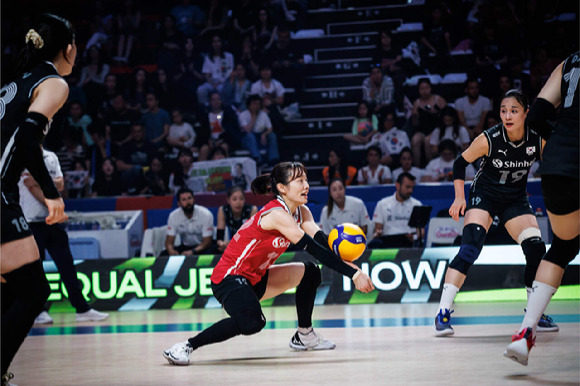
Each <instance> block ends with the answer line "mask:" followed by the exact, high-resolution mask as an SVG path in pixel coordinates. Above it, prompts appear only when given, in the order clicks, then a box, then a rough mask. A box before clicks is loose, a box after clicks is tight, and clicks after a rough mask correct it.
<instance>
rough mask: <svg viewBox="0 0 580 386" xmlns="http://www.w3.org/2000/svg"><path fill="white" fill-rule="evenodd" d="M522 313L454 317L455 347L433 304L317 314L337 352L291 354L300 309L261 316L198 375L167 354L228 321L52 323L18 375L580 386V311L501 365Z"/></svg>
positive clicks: (27, 345) (131, 316)
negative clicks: (261, 322)
mask: <svg viewBox="0 0 580 386" xmlns="http://www.w3.org/2000/svg"><path fill="white" fill-rule="evenodd" d="M524 306H525V304H523V303H517V302H511V303H478V304H475V303H464V304H457V305H456V306H455V313H454V314H453V319H452V320H453V322H454V323H453V325H454V327H455V336H453V337H447V338H435V337H434V336H433V333H432V328H431V324H432V322H433V316H434V313H435V310H436V308H437V305H436V304H373V305H337V306H317V307H316V308H315V311H314V318H315V320H316V321H315V322H314V326H315V328H316V329H317V331H319V332H321V333H322V334H323V335H324V336H325V337H326V338H327V339H330V340H332V341H334V342H335V343H336V349H334V350H332V351H318V352H294V351H291V350H290V348H289V347H288V342H289V340H290V338H291V336H292V335H293V333H294V331H295V328H296V316H295V309H294V307H269V308H264V314H265V316H266V319H267V320H268V324H267V326H266V328H265V329H264V330H263V331H262V332H260V333H259V334H257V335H253V336H250V337H236V338H234V339H231V340H229V341H226V342H223V343H219V344H215V345H211V346H206V347H203V348H201V349H199V350H197V351H195V352H194V353H193V355H192V364H191V365H189V366H185V367H180V366H171V365H169V364H168V363H167V362H166V361H165V359H164V358H163V357H162V355H161V352H162V351H163V350H164V349H167V348H168V347H170V346H172V345H173V344H174V343H176V342H179V341H183V340H185V339H187V338H188V337H190V336H192V335H194V334H195V332H193V331H199V330H200V329H201V328H203V327H205V326H207V325H209V324H211V323H213V322H215V321H217V320H219V319H221V318H222V317H223V316H225V313H224V312H223V311H222V310H221V309H191V310H153V311H147V312H113V313H111V317H110V318H109V319H108V320H106V321H104V322H89V323H76V322H75V320H74V314H52V316H53V318H54V325H52V326H49V327H42V326H38V325H36V326H35V327H34V328H33V329H32V331H31V334H30V336H29V337H28V338H27V339H26V341H25V342H24V344H23V346H22V348H21V350H20V352H19V353H18V354H17V356H16V358H15V360H14V362H13V364H12V366H11V369H10V370H11V371H12V372H13V373H14V374H15V378H14V379H13V382H14V383H16V384H17V385H19V386H28V385H30V386H32V385H34V386H40V385H226V384H235V385H298V384H304V385H331V384H332V385H347V384H348V385H357V386H359V385H360V386H362V385H385V384H394V385H397V384H400V385H402V384H405V385H407V384H429V385H434V384H445V385H449V384H452V385H453V384H462V385H466V384H481V385H510V384H513V385H544V384H552V385H577V384H579V383H580V303H579V302H576V301H554V302H552V303H551V304H550V306H549V308H548V311H549V313H550V315H552V316H553V317H554V320H555V321H556V322H557V323H558V324H559V325H560V331H559V332H552V333H543V334H539V335H538V338H537V340H536V347H534V349H533V350H532V352H531V355H530V364H529V365H528V366H527V367H524V366H521V365H519V364H517V363H515V362H513V361H511V360H508V359H506V358H504V357H503V355H502V353H503V350H504V348H505V346H506V345H507V344H508V343H509V342H510V336H511V335H512V333H514V332H515V330H516V329H517V328H518V327H519V325H520V322H521V320H522V317H523V308H524Z"/></svg>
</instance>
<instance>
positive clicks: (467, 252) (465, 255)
mask: <svg viewBox="0 0 580 386" xmlns="http://www.w3.org/2000/svg"><path fill="white" fill-rule="evenodd" d="M486 234H487V233H486V231H485V228H484V227H483V226H481V225H478V224H468V225H466V226H465V227H464V228H463V237H462V238H461V247H460V248H459V252H458V253H457V256H455V258H454V259H453V260H452V261H451V263H450V264H449V267H450V268H453V269H455V270H457V271H459V272H461V273H462V274H464V275H467V272H468V271H469V268H471V266H472V265H473V263H474V262H475V260H477V258H478V257H479V254H480V253H481V249H482V248H483V242H484V241H485V235H486Z"/></svg>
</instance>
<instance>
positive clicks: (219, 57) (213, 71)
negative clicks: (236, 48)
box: [197, 35, 234, 106]
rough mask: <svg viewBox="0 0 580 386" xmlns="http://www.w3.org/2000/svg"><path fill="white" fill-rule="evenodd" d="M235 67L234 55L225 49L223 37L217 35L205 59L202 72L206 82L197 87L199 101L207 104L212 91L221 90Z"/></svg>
mask: <svg viewBox="0 0 580 386" xmlns="http://www.w3.org/2000/svg"><path fill="white" fill-rule="evenodd" d="M233 69H234V55H232V54H231V53H229V52H225V51H223V48H222V39H221V38H220V37H219V35H215V36H214V37H213V38H212V41H211V50H210V52H209V53H208V55H207V56H206V57H205V60H204V61H203V67H202V69H201V72H202V74H203V75H204V76H205V79H206V82H205V83H204V84H202V85H201V86H199V87H198V88H197V101H198V103H199V104H201V105H204V106H206V105H207V104H208V102H209V93H210V92H211V91H214V90H215V91H218V92H221V91H222V88H223V85H224V83H225V82H226V80H227V79H228V78H229V77H230V74H231V73H232V71H233Z"/></svg>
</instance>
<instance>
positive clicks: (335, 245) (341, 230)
mask: <svg viewBox="0 0 580 386" xmlns="http://www.w3.org/2000/svg"><path fill="white" fill-rule="evenodd" d="M328 245H329V246H330V249H332V250H333V251H334V253H336V254H337V255H338V256H339V257H340V258H341V259H342V260H346V261H355V260H356V259H358V258H359V257H360V256H361V255H362V254H363V252H364V251H365V249H366V247H367V239H366V237H365V233H364V232H363V231H362V229H360V227H359V226H358V225H355V224H351V223H344V224H340V225H337V226H336V227H335V228H334V229H333V230H332V231H330V234H329V235H328Z"/></svg>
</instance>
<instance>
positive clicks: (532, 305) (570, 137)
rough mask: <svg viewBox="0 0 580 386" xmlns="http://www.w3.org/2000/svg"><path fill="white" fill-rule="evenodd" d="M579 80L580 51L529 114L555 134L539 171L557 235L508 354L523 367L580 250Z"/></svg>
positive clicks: (563, 65)
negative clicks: (538, 325)
mask: <svg viewBox="0 0 580 386" xmlns="http://www.w3.org/2000/svg"><path fill="white" fill-rule="evenodd" d="M579 79H580V52H576V53H574V54H572V55H570V56H569V57H568V58H567V59H566V60H565V61H564V62H562V63H561V64H560V65H559V66H558V67H556V69H555V70H554V71H553V72H552V75H551V76H550V78H549V79H548V81H547V82H546V84H545V85H544V87H543V88H542V90H541V91H540V93H539V94H538V98H537V100H536V101H535V102H534V104H533V106H532V108H531V109H530V113H529V114H528V123H529V125H530V126H531V127H535V128H536V129H537V130H538V132H539V133H540V135H542V137H544V138H549V140H548V142H547V144H546V149H545V150H544V158H543V160H542V164H541V166H540V168H539V169H538V172H539V173H540V175H541V176H542V191H543V194H544V203H545V204H546V210H547V212H548V217H549V219H550V223H551V225H552V230H553V232H554V239H553V240H552V245H551V247H550V250H549V251H548V252H547V253H546V255H545V256H544V258H543V259H542V262H541V263H540V267H539V268H538V272H537V273H536V277H535V280H534V282H533V287H532V288H533V292H532V293H531V294H530V297H529V298H528V305H527V307H526V316H525V317H524V320H523V322H522V325H521V327H520V330H519V333H518V334H516V335H514V336H512V343H511V344H510V345H509V346H508V347H507V349H506V351H505V352H504V355H505V356H506V357H508V358H510V359H513V360H515V361H517V362H518V363H521V364H522V365H527V364H528V355H529V352H530V349H531V348H532V346H533V345H534V341H535V335H536V334H535V333H536V331H535V326H536V323H537V321H538V320H539V319H540V317H541V315H542V314H543V313H544V310H545V309H546V307H547V306H548V303H549V302H550V299H551V298H552V296H553V295H554V294H555V293H556V291H557V289H558V287H559V286H560V283H561V281H562V276H563V275H564V270H565V268H566V266H567V265H568V263H570V261H572V260H573V259H574V257H576V256H577V255H578V251H579V249H580V248H579V236H578V235H579V234H580V210H579V209H580V201H579V200H580V198H579V187H578V186H579V178H578V176H579V169H580V168H579V165H578V156H579V147H580V143H579V140H578V137H579V129H580V122H579V119H578V114H579V113H580V110H579V103H578V98H579V93H580V91H579V88H578V82H579ZM558 107H560V113H559V115H558V119H557V124H556V128H555V130H554V131H552V129H553V128H552V127H551V126H550V125H548V124H547V120H548V119H550V118H552V117H553V116H554V115H555V108H558Z"/></svg>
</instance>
